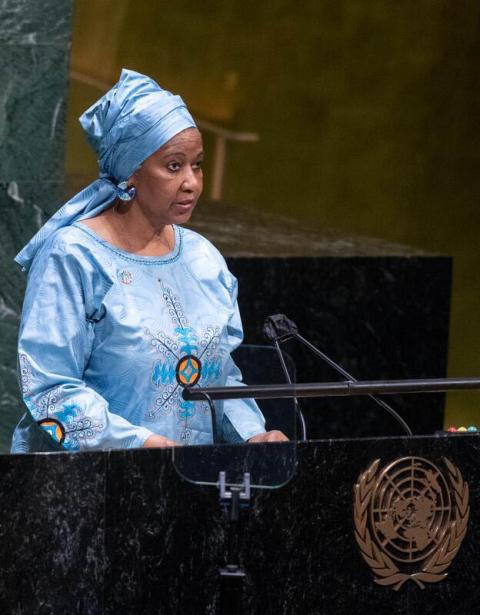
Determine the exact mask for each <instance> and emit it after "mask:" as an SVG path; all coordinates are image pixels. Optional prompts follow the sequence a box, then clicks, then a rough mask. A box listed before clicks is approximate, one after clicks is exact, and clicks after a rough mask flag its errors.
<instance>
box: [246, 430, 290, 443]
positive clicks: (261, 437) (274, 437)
mask: <svg viewBox="0 0 480 615" xmlns="http://www.w3.org/2000/svg"><path fill="white" fill-rule="evenodd" d="M248 442H288V438H287V436H286V435H285V434H284V433H283V432H281V431H278V429H273V430H272V431H266V432H265V433H259V434H257V435H256V436H253V438H250V439H249V440H248Z"/></svg>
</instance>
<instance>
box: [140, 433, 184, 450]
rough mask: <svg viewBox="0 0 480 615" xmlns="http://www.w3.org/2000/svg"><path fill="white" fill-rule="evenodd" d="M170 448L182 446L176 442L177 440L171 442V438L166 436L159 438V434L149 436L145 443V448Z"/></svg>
mask: <svg viewBox="0 0 480 615" xmlns="http://www.w3.org/2000/svg"><path fill="white" fill-rule="evenodd" d="M169 446H180V444H179V443H178V442H175V440H170V438H165V437H164V436H159V435H158V434H152V435H151V436H148V438H147V439H146V440H145V442H144V443H143V448H166V447H169Z"/></svg>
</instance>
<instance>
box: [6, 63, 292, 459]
mask: <svg viewBox="0 0 480 615" xmlns="http://www.w3.org/2000/svg"><path fill="white" fill-rule="evenodd" d="M80 122H81V125H82V127H83V129H84V130H85V132H86V134H87V137H88V139H89V141H90V143H91V145H92V146H93V148H94V149H95V151H96V152H97V154H98V156H99V160H98V161H99V165H100V179H98V180H96V181H95V182H93V184H91V185H90V186H88V187H87V188H86V189H85V190H83V191H82V192H80V193H79V194H78V195H76V196H75V197H73V199H71V200H70V201H69V202H68V203H66V204H65V205H64V206H63V207H62V208H61V209H60V210H59V211H58V212H57V213H56V214H55V215H54V216H53V217H52V218H51V219H50V220H49V221H48V222H47V224H45V226H44V227H43V228H42V229H40V231H39V232H38V233H37V234H36V235H35V237H34V238H33V239H32V240H31V241H30V243H29V244H27V246H25V248H24V249H23V250H22V251H21V252H20V253H19V255H18V256H17V257H16V261H17V262H18V263H19V264H21V265H22V267H23V268H24V270H26V271H28V272H29V275H28V286H27V291H26V295H25V301H24V307H23V313H22V322H21V325H20V333H19V343H18V358H19V375H20V385H21V390H22V396H23V399H24V401H25V404H26V406H27V408H28V410H29V412H28V413H26V414H25V415H24V417H23V418H22V419H21V421H20V423H19V425H18V426H17V429H16V430H15V433H14V437H13V442H12V452H17V453H18V452H31V451H38V450H52V449H55V448H60V447H63V448H65V449H68V450H85V449H87V450H88V449H101V448H133V447H158V446H174V445H178V444H203V443H209V442H211V441H212V429H211V415H210V409H209V407H208V404H207V403H206V402H205V403H195V404H194V403H192V402H186V401H184V400H183V398H182V390H183V388H184V387H185V386H194V385H195V384H197V383H198V384H199V385H202V386H208V385H213V384H217V385H218V384H226V385H228V384H230V383H231V384H233V383H237V382H236V381H238V380H239V379H240V373H239V371H238V369H237V368H236V366H235V364H234V363H233V361H232V359H231V357H230V352H231V351H232V350H233V349H234V348H235V347H236V346H238V345H239V344H240V342H241V340H242V327H241V321H240V316H239V312H238V306H237V287H236V280H235V278H234V277H233V276H232V275H231V273H230V272H229V271H228V269H227V267H226V264H225V261H224V259H223V258H222V256H221V255H220V254H219V252H218V251H217V250H216V249H215V248H214V247H213V246H212V244H210V243H209V242H208V241H207V240H206V239H204V238H203V237H201V236H200V235H198V234H197V233H194V232H193V231H190V230H186V229H182V228H181V227H180V226H179V225H181V224H183V223H185V222H187V221H188V220H189V218H190V216H191V214H192V211H193V209H194V207H195V205H196V203H197V201H198V198H199V196H200V194H201V192H202V183H203V180H202V168H201V164H202V156H203V150H202V139H201V135H200V133H199V131H198V129H197V128H196V125H195V122H194V121H193V119H192V117H191V115H190V114H189V112H188V110H187V109H186V107H185V104H184V103H183V101H182V99H181V98H180V97H179V96H174V95H172V94H170V93H169V92H166V91H165V90H162V89H161V88H160V87H159V86H158V85H157V84H156V83H155V82H154V81H153V80H151V79H150V78H148V77H146V76H144V75H141V74H139V73H136V72H134V71H130V70H123V71H122V73H121V76H120V80H119V82H118V83H117V84H116V85H115V86H114V87H113V88H112V89H111V90H110V91H109V92H107V93H106V94H105V95H104V96H103V97H102V98H101V99H100V100H99V101H97V102H96V103H95V104H94V105H93V106H92V107H90V108H89V109H88V110H87V111H86V112H85V113H84V114H83V115H82V116H81V118H80ZM217 421H218V425H217V427H218V429H219V432H220V433H221V434H222V438H223V439H224V440H225V441H230V442H238V441H251V442H252V441H254V442H255V441H256V442H261V441H271V440H283V439H285V436H283V434H281V433H280V432H276V431H275V432H265V427H264V420H263V417H262V415H261V413H260V411H259V409H258V407H257V406H256V404H255V403H254V402H253V401H251V400H236V401H231V402H225V403H224V404H223V405H222V404H217Z"/></svg>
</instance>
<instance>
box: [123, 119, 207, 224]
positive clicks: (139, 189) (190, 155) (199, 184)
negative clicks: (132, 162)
mask: <svg viewBox="0 0 480 615" xmlns="http://www.w3.org/2000/svg"><path fill="white" fill-rule="evenodd" d="M202 159H203V145H202V136H201V134H200V132H199V131H198V130H197V129H196V128H187V129H186V130H183V131H182V132H179V133H178V134H177V135H175V136H174V137H173V138H172V139H170V141H168V142H167V143H165V145H163V146H162V147H161V148H160V149H159V150H158V151H156V152H155V153H154V154H152V155H151V156H149V157H148V158H147V159H146V160H145V161H144V163H143V164H142V166H141V167H140V168H139V169H138V170H137V171H135V173H134V174H133V175H132V177H131V178H130V181H129V184H133V185H134V186H135V188H136V195H135V201H136V204H137V206H139V207H141V209H142V212H143V213H144V215H145V216H146V217H147V218H148V219H149V220H150V221H151V222H152V223H153V224H154V225H155V226H159V225H165V224H183V223H185V222H187V221H188V220H189V218H190V216H191V215H192V212H193V209H194V207H195V205H196V204H197V201H198V198H199V197H200V195H201V193H202V189H203V173H202V167H201V164H202Z"/></svg>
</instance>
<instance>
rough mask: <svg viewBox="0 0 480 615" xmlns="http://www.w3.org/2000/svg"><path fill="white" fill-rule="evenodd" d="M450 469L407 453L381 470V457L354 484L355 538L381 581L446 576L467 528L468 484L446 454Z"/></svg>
mask: <svg viewBox="0 0 480 615" xmlns="http://www.w3.org/2000/svg"><path fill="white" fill-rule="evenodd" d="M443 462H444V464H445V467H446V470H447V472H446V474H445V475H444V474H443V473H442V472H441V470H440V469H439V468H438V467H437V466H436V465H434V464H433V463H432V462H431V461H428V460H427V459H423V458H422V457H403V458H401V459H397V460H396V461H393V462H392V463H390V464H389V465H387V466H386V467H385V468H383V469H382V470H380V471H379V465H380V459H376V460H375V461H374V462H373V463H372V464H371V466H370V467H369V468H368V469H367V470H366V471H365V472H363V474H360V476H359V477H358V482H357V483H356V485H355V487H354V506H353V519H354V524H355V539H356V541H357V543H358V546H359V547H360V552H361V554H362V557H363V559H364V560H365V561H366V562H367V564H368V565H369V566H370V568H371V569H372V571H373V573H374V574H375V582H376V583H378V584H379V585H385V586H392V587H393V589H395V590H398V589H400V587H401V586H402V585H403V584H404V583H405V582H406V581H414V582H415V583H416V584H417V585H418V586H419V587H420V588H421V589H424V588H425V583H437V582H438V581H441V580H442V579H444V578H445V577H446V576H447V572H446V571H447V569H448V567H449V566H450V564H451V563H452V560H453V559H454V557H455V556H456V554H457V552H458V550H459V548H460V545H461V544H462V540H463V539H464V537H465V533H466V531H467V524H468V517H469V514H470V507H469V503H468V502H469V491H468V484H467V483H466V482H465V481H464V480H463V478H462V475H461V474H460V471H459V469H458V468H457V467H455V465H454V464H453V463H452V462H451V461H449V460H448V459H446V458H445V457H444V458H443Z"/></svg>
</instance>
